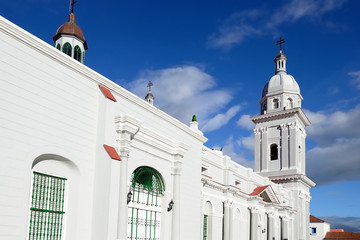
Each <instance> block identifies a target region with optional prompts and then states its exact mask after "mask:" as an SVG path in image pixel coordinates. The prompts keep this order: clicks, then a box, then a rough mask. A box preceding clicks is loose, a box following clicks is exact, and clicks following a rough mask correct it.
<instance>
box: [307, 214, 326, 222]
mask: <svg viewBox="0 0 360 240" xmlns="http://www.w3.org/2000/svg"><path fill="white" fill-rule="evenodd" d="M310 222H320V223H322V222H325V221H324V220H322V219H320V218H317V217H314V216H313V215H310Z"/></svg>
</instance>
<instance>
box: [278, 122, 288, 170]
mask: <svg viewBox="0 0 360 240" xmlns="http://www.w3.org/2000/svg"><path fill="white" fill-rule="evenodd" d="M280 127H281V169H282V170H283V169H288V168H289V164H290V163H289V159H290V158H289V135H288V131H289V130H288V126H287V125H286V124H281V125H280Z"/></svg>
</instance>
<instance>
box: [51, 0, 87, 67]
mask: <svg viewBox="0 0 360 240" xmlns="http://www.w3.org/2000/svg"><path fill="white" fill-rule="evenodd" d="M76 2H77V1H74V0H71V4H70V14H69V17H68V21H67V22H66V23H64V24H63V25H61V26H60V27H59V28H58V30H57V31H56V34H55V36H54V37H53V40H54V43H55V47H56V48H57V49H58V50H60V51H62V52H64V53H65V54H67V55H69V56H70V57H73V58H74V59H76V60H77V61H79V62H81V63H84V60H85V50H87V49H88V46H87V43H86V40H85V37H84V34H83V32H82V30H81V28H80V27H79V26H78V25H77V24H76V23H75V14H74V4H75V3H76Z"/></svg>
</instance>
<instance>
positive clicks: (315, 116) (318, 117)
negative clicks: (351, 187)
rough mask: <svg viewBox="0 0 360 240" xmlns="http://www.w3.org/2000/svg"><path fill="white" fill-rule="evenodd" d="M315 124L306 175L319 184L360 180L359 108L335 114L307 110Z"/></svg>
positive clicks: (310, 131)
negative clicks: (312, 146)
mask: <svg viewBox="0 0 360 240" xmlns="http://www.w3.org/2000/svg"><path fill="white" fill-rule="evenodd" d="M305 112H306V114H307V116H308V117H309V119H310V121H311V122H312V124H311V125H310V126H309V127H308V129H307V133H308V137H309V138H310V139H312V140H314V141H315V142H316V147H314V148H312V149H310V150H309V151H308V152H307V164H308V165H307V172H308V175H309V176H310V178H312V179H313V180H315V182H317V183H318V184H319V185H322V184H331V183H337V182H343V181H348V180H356V179H360V125H359V123H360V105H358V106H356V107H354V108H353V109H351V110H349V111H337V112H333V113H325V112H315V113H314V112H311V111H308V110H305Z"/></svg>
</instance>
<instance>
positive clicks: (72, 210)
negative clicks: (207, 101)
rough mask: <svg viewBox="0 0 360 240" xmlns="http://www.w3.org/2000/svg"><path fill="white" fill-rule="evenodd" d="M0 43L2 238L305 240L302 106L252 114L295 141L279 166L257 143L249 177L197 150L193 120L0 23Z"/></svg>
mask: <svg viewBox="0 0 360 240" xmlns="http://www.w3.org/2000/svg"><path fill="white" fill-rule="evenodd" d="M0 43H1V44H0V73H1V74H0V91H1V93H0V98H1V109H0V128H1V131H0V133H1V134H0V141H1V144H0V146H1V151H0V166H1V167H0V182H1V190H2V191H1V193H0V239H7V240H12V239H18V240H20V239H21V240H23V239H38V238H39V236H48V235H49V234H50V235H51V234H57V235H60V236H61V239H66V240H71V239H94V240H97V239H109V240H110V239H111V240H114V239H121V240H125V239H141V237H142V238H144V237H145V236H144V235H145V234H147V237H151V238H152V239H163V240H168V239H172V240H182V239H184V240H185V239H212V240H218V239H224V240H230V239H231V240H239V239H241V240H242V239H251V240H258V239H264V240H265V239H276V240H278V239H292V240H298V239H309V232H308V231H309V225H308V224H309V222H308V219H309V216H308V215H309V201H310V195H309V191H308V189H309V187H311V186H312V185H313V183H312V181H311V180H309V179H308V178H307V177H306V176H305V155H304V152H305V148H302V149H303V150H302V151H303V152H300V153H299V154H297V153H296V154H295V153H294V154H295V155H294V156H295V157H294V158H293V155H291V151H292V150H293V148H292V147H295V148H297V146H298V144H303V145H301V146H303V147H305V146H304V145H305V131H304V127H305V126H306V125H307V122H306V121H305V120H304V119H305V118H306V117H304V115H303V112H302V110H301V108H299V107H297V108H293V109H289V110H284V111H283V112H281V113H280V112H276V111H274V113H268V114H272V115H266V114H265V115H260V116H259V117H253V120H254V121H255V122H256V124H257V127H256V129H258V128H267V129H270V128H271V127H272V126H273V125H281V124H285V125H286V126H287V124H289V126H290V128H289V129H290V130H289V132H290V133H289V136H290V138H291V137H292V136H293V140H290V143H293V142H292V141H294V144H295V145H294V146H292V145H291V144H290V145H289V148H288V151H290V159H289V160H288V162H289V164H288V165H286V166H287V168H286V169H283V168H282V167H281V168H280V167H279V166H278V165H276V164H275V165H274V164H273V165H274V166H272V165H271V164H272V163H271V164H269V161H270V160H269V161H265V160H261V161H263V162H262V163H261V164H264V165H261V164H260V162H259V161H260V158H259V156H265V155H266V154H265V153H262V152H261V151H260V150H259V148H258V150H257V151H258V152H256V153H255V164H256V165H255V170H256V172H254V171H253V170H252V169H248V168H244V167H243V166H240V165H239V164H237V163H235V162H234V161H232V160H231V159H230V158H229V157H228V156H223V154H222V152H220V151H217V150H211V149H209V148H207V147H205V146H204V143H205V142H206V140H207V139H206V138H205V137H204V136H203V134H202V133H201V132H200V131H199V130H198V127H197V122H196V121H193V122H191V123H190V127H189V126H186V125H184V124H183V123H181V122H179V121H178V120H176V119H174V118H172V117H171V116H169V115H167V114H166V113H164V112H162V111H161V110H159V109H158V108H156V107H154V106H153V105H151V104H148V103H147V102H146V101H144V100H142V99H140V98H138V97H136V96H135V95H133V94H132V93H130V92H128V91H127V90H125V89H124V88H122V87H121V86H119V85H117V84H115V83H113V82H111V81H110V80H108V79H106V78H105V77H103V76H101V75H100V74H98V73H96V72H95V71H93V70H91V69H89V68H88V67H86V66H85V65H84V64H82V63H80V62H78V61H76V60H74V59H73V58H71V57H69V56H67V55H65V54H64V53H62V52H61V51H58V50H57V49H56V48H54V47H53V46H50V45H48V44H46V43H45V42H43V41H41V40H40V39H38V38H36V37H34V36H33V35H31V34H29V33H27V32H26V31H24V30H23V29H21V28H19V27H17V26H15V25H14V24H12V23H11V22H9V21H7V20H6V19H4V18H2V17H0ZM109 93H110V95H112V96H109ZM286 94H287V93H286ZM291 94H292V93H291ZM294 94H295V95H296V94H297V93H294ZM112 97H113V99H111V98H112ZM284 114H285V115H286V116H288V117H289V118H287V120H288V121H290V123H289V122H286V121H284V120H283V119H281V118H280V117H279V116H278V115H281V116H283V115H284ZM190 117H191V116H189V119H190ZM263 117H266V118H267V119H268V120H271V121H268V120H266V121H263V120H262V119H263ZM291 124H294V125H291ZM269 132H271V131H269ZM277 133H278V132H277V131H275V132H274V133H271V134H272V135H271V134H269V137H268V138H267V137H266V138H264V139H267V141H269V139H277V140H276V141H278V143H280V142H281V139H280V138H279V136H278V135H276V134H277ZM256 139H258V137H257V135H256ZM291 139H292V138H291ZM104 145H106V146H104ZM108 146H109V147H110V148H108ZM256 146H257V145H256ZM111 147H113V148H114V149H115V150H116V152H115V155H114V153H113V152H111V149H112V148H111ZM255 148H257V147H255ZM109 149H110V150H109ZM263 149H264V151H268V150H267V149H265V148H263ZM259 151H260V152H259ZM116 153H117V154H118V155H119V156H120V158H121V160H120V161H119V160H116V158H117V156H116ZM264 154H265V155H264ZM266 164H267V165H266ZM265 165H266V166H267V167H264V166H265ZM259 166H260V167H259ZM281 166H283V165H281ZM141 171H143V172H141ZM283 172H286V174H283ZM289 175H291V176H289ZM138 177H139V178H138ZM269 177H270V178H269ZM59 182H61V184H60V183H59ZM274 182H277V183H281V184H276V183H274ZM155 183H156V184H155ZM155 185H156V186H155ZM137 187H139V188H137ZM129 193H131V194H129ZM150 198H151V199H152V200H151V201H150V200H149V199H150ZM52 199H53V200H54V201H52ZM172 203H173V206H172ZM55 206H56V207H55ZM34 216H35V217H34ZM52 216H55V217H52ZM51 224H52V225H51ZM54 226H55V227H54ZM149 226H151V227H149ZM54 229H55V230H54ZM144 229H145V230H144ZM53 230H54V233H51V231H53ZM204 235H205V236H204ZM45 239H46V238H45Z"/></svg>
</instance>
